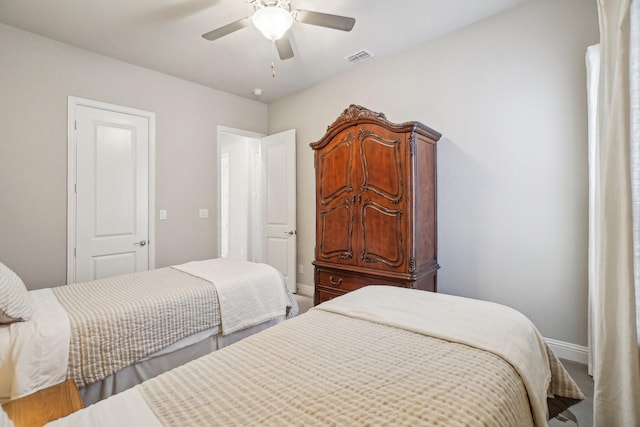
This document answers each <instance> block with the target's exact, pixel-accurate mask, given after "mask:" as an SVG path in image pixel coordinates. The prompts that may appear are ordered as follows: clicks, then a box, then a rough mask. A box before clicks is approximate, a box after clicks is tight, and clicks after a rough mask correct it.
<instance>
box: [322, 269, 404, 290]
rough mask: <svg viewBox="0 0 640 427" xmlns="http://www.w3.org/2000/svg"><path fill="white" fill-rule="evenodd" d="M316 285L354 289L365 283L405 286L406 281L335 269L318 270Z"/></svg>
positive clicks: (365, 284)
mask: <svg viewBox="0 0 640 427" xmlns="http://www.w3.org/2000/svg"><path fill="white" fill-rule="evenodd" d="M317 280H318V283H317V284H318V285H319V286H322V287H325V288H332V289H340V290H343V291H347V292H348V291H355V290H356V289H359V288H361V287H363V286H367V285H391V286H402V287H406V286H407V285H406V283H404V282H397V281H393V280H389V279H385V278H382V277H370V276H363V275H355V274H349V273H343V272H341V271H335V270H320V271H318V278H317Z"/></svg>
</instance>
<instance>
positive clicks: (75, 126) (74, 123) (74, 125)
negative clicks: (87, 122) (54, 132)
mask: <svg viewBox="0 0 640 427" xmlns="http://www.w3.org/2000/svg"><path fill="white" fill-rule="evenodd" d="M73 130H78V122H77V121H76V120H74V121H73Z"/></svg>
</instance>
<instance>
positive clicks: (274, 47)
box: [271, 40, 276, 78]
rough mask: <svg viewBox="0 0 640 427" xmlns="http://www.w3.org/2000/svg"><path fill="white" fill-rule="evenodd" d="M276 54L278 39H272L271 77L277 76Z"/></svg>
mask: <svg viewBox="0 0 640 427" xmlns="http://www.w3.org/2000/svg"><path fill="white" fill-rule="evenodd" d="M275 54H276V41H275V40H271V77H273V78H275V77H276V66H275Z"/></svg>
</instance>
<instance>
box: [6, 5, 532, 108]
mask: <svg viewBox="0 0 640 427" xmlns="http://www.w3.org/2000/svg"><path fill="white" fill-rule="evenodd" d="M526 1H527V0H394V1H391V0H291V7H292V9H304V10H312V11H317V12H324V13H331V14H336V15H343V16H351V17H354V18H355V19H356V24H355V26H354V28H353V30H352V31H351V32H348V33H347V32H343V31H337V30H331V29H327V28H322V27H316V26H313V25H307V24H302V23H297V22H296V23H294V24H293V27H292V28H291V30H290V31H291V43H292V45H293V50H294V52H295V57H294V58H292V59H289V60H286V61H280V60H279V59H278V56H277V53H275V50H274V49H273V48H272V46H271V42H270V41H269V40H267V39H265V38H264V37H263V36H262V35H261V34H260V33H259V32H258V30H257V29H255V28H254V27H253V26H249V27H247V28H244V29H242V30H239V31H237V32H234V33H232V34H229V35H227V36H225V37H223V38H221V39H218V40H215V41H207V40H205V39H203V38H202V37H201V35H202V34H204V33H206V32H208V31H210V30H213V29H215V28H218V27H220V26H223V25H226V24H228V23H231V22H233V21H236V20H238V19H241V18H244V17H246V16H249V15H250V14H251V13H252V8H251V7H250V6H249V5H248V4H247V3H246V1H245V0H0V22H2V23H4V24H7V25H10V26H13V27H17V28H20V29H23V30H26V31H29V32H32V33H36V34H39V35H42V36H45V37H48V38H51V39H54V40H58V41H61V42H64V43H67V44H70V45H73V46H77V47H80V48H83V49H86V50H90V51H93V52H97V53H100V54H102V55H106V56H110V57H113V58H117V59H120V60H122V61H126V62H129V63H131V64H136V65H139V66H142V67H146V68H150V69H153V70H156V71H160V72H162V73H165V74H170V75H173V76H177V77H180V78H183V79H185V80H190V81H193V82H197V83H200V84H203V85H206V86H210V87H213V88H216V89H221V90H224V91H227V92H231V93H234V94H237V95H240V96H243V97H247V98H253V99H259V100H260V101H262V102H267V103H268V102H271V101H273V100H276V99H278V98H281V97H283V96H286V95H289V94H291V93H294V92H296V91H298V90H301V89H303V88H305V87H309V86H312V85H314V84H315V83H317V82H319V81H322V80H324V79H327V78H330V77H334V76H336V75H338V74H341V73H343V72H346V71H349V70H351V69H353V68H354V67H357V66H358V65H354V64H351V63H349V62H347V61H346V60H345V59H344V58H345V57H346V56H348V55H351V54H353V53H355V52H358V51H360V50H362V49H367V50H368V51H370V52H371V53H372V54H373V55H374V58H372V59H369V61H375V60H376V58H381V57H384V56H387V55H390V54H393V53H395V52H399V51H402V50H405V49H408V48H411V47H414V46H417V45H419V44H422V43H424V42H425V41H427V40H430V39H433V38H435V37H438V36H441V35H443V34H445V33H447V32H451V31H454V30H457V29H459V28H461V27H463V26H465V25H468V24H471V23H473V22H476V21H479V20H481V19H483V18H486V17H488V16H490V15H493V14H496V13H499V12H501V11H504V10H506V9H509V8H511V7H514V6H516V5H519V4H522V3H524V2H526ZM272 60H274V62H275V68H276V77H275V78H273V77H271V69H270V67H271V61H272ZM254 88H262V89H263V94H262V96H260V97H256V96H255V95H254V94H253V89H254Z"/></svg>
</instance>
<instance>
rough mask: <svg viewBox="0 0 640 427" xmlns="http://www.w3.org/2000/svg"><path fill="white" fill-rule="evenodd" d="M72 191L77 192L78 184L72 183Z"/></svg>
mask: <svg viewBox="0 0 640 427" xmlns="http://www.w3.org/2000/svg"><path fill="white" fill-rule="evenodd" d="M73 192H74V193H76V194H78V184H73Z"/></svg>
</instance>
